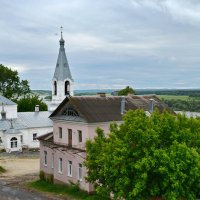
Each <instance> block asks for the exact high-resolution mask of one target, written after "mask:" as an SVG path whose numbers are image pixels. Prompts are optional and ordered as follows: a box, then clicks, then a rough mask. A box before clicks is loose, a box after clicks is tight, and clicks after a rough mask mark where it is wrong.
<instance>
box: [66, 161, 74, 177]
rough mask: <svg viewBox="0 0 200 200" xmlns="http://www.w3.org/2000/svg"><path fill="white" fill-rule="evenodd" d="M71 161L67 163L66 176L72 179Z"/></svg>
mask: <svg viewBox="0 0 200 200" xmlns="http://www.w3.org/2000/svg"><path fill="white" fill-rule="evenodd" d="M72 164H73V163H72V161H71V160H68V161H67V176H69V177H72Z"/></svg>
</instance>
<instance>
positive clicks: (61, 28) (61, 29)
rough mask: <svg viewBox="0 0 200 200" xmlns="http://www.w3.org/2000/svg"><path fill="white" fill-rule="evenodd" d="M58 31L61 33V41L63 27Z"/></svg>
mask: <svg viewBox="0 0 200 200" xmlns="http://www.w3.org/2000/svg"><path fill="white" fill-rule="evenodd" d="M60 31H61V39H62V38H63V35H62V31H63V27H62V26H61V27H60Z"/></svg>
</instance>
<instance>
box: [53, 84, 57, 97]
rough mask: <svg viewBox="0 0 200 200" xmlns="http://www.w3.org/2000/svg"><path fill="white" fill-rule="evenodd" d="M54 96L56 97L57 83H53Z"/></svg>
mask: <svg viewBox="0 0 200 200" xmlns="http://www.w3.org/2000/svg"><path fill="white" fill-rule="evenodd" d="M54 95H57V82H56V81H54Z"/></svg>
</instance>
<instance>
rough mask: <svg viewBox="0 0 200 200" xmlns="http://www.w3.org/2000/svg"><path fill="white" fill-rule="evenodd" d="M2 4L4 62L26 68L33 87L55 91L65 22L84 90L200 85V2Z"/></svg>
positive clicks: (3, 0)
mask: <svg viewBox="0 0 200 200" xmlns="http://www.w3.org/2000/svg"><path fill="white" fill-rule="evenodd" d="M0 6H1V8H2V10H1V13H0V29H1V31H0V62H1V63H2V64H5V65H6V64H7V65H9V66H11V67H12V66H14V67H18V68H20V66H21V70H20V75H21V76H22V78H26V79H28V80H29V81H30V83H31V87H32V89H50V81H51V78H52V76H53V71H54V68H55V64H56V59H57V54H58V48H59V43H58V41H59V27H60V25H62V26H63V27H64V39H65V41H66V53H67V56H68V60H69V64H70V68H71V71H72V75H73V78H74V79H75V83H76V85H75V87H76V89H87V88H95V87H99V88H101V87H107V88H108V87H110V88H116V87H120V86H121V87H123V86H124V85H132V86H135V87H137V88H146V87H154V88H155V87H165V88H166V87H177V85H181V84H180V83H183V84H182V85H184V86H185V87H197V86H198V83H199V79H198V74H199V72H200V70H199V63H200V57H199V52H200V51H199V49H200V45H199V44H200V42H199V41H200V34H199V31H200V25H199V24H200V23H199V20H200V14H199V13H200V12H199V11H200V3H199V1H195V0H190V1H189V0H177V1H174V0H128V1H127V0H119V1H114V0H110V1H106V0H101V1H92V0H74V1H69V0H67V1H66V0H58V1H54V0H43V1H39V0H35V1H27V0H13V1H7V0H0ZM55 33H57V34H58V35H55ZM43 74H45V77H44V76H43ZM179 80H181V81H179ZM191 80H192V81H191Z"/></svg>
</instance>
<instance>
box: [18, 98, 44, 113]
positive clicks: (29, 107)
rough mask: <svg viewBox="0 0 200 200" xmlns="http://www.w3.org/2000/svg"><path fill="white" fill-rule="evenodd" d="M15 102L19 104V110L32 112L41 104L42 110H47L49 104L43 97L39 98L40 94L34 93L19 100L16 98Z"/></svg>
mask: <svg viewBox="0 0 200 200" xmlns="http://www.w3.org/2000/svg"><path fill="white" fill-rule="evenodd" d="M15 102H16V103H17V104H18V107H17V109H18V112H32V111H35V106H36V105H39V106H40V111H46V110H47V108H48V107H47V104H46V103H44V102H43V101H42V99H40V98H39V96H37V95H34V96H31V95H27V96H25V97H23V98H21V99H19V100H15Z"/></svg>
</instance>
